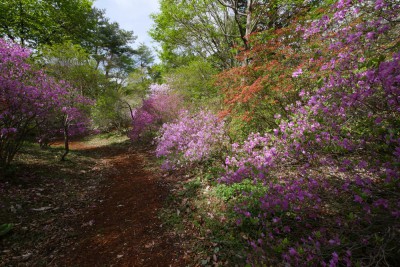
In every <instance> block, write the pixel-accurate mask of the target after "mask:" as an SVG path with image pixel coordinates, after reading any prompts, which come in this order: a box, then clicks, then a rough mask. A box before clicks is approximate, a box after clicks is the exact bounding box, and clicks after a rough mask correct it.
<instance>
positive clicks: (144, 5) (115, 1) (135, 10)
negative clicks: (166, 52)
mask: <svg viewBox="0 0 400 267" xmlns="http://www.w3.org/2000/svg"><path fill="white" fill-rule="evenodd" d="M94 5H95V7H97V8H100V9H105V10H106V16H107V17H108V18H110V20H111V21H116V22H118V23H119V26H120V28H122V29H124V30H128V31H133V34H134V35H136V36H137V39H136V41H135V43H134V45H133V46H134V47H136V46H137V45H138V44H139V43H145V44H146V45H147V46H149V47H150V48H152V49H153V47H154V46H155V45H156V44H155V43H152V42H151V41H152V40H151V38H150V36H149V35H148V34H147V31H148V30H149V29H150V27H151V24H152V20H151V19H150V14H151V13H156V12H158V9H159V4H158V0H95V2H94ZM154 54H155V53H154Z"/></svg>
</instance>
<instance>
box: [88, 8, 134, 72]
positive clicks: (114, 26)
mask: <svg viewBox="0 0 400 267" xmlns="http://www.w3.org/2000/svg"><path fill="white" fill-rule="evenodd" d="M94 16H95V17H96V20H97V26H96V29H95V31H94V33H93V34H92V40H91V43H90V50H91V52H92V54H93V55H94V58H95V60H96V62H97V68H101V69H103V70H104V72H105V75H106V77H107V78H114V79H122V78H123V77H126V76H127V75H128V74H129V72H131V71H132V70H133V69H134V65H135V62H134V60H133V55H134V54H135V51H134V49H133V48H132V47H131V46H130V45H131V44H132V43H133V42H134V41H135V40H136V36H134V35H133V32H132V31H126V30H123V29H121V28H120V27H119V24H118V23H117V22H110V20H109V19H108V18H107V17H105V16H104V11H102V10H98V9H94Z"/></svg>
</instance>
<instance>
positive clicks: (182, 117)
mask: <svg viewBox="0 0 400 267" xmlns="http://www.w3.org/2000/svg"><path fill="white" fill-rule="evenodd" d="M156 143H157V149H156V153H157V156H158V157H162V158H163V159H164V164H163V167H164V168H165V169H173V168H177V167H184V166H190V165H191V164H194V163H199V162H204V161H207V160H208V159H210V158H211V157H213V156H218V155H222V153H223V152H224V147H225V146H226V143H227V136H226V134H225V128H224V122H223V121H221V120H220V119H219V118H218V117H217V116H216V115H215V114H213V113H212V112H210V111H204V110H202V111H199V112H197V113H194V114H192V113H190V112H189V111H187V110H183V111H181V112H180V114H179V116H178V118H177V119H176V120H174V121H173V122H171V123H166V124H164V125H163V126H162V128H161V130H160V134H159V136H158V137H157V138H156Z"/></svg>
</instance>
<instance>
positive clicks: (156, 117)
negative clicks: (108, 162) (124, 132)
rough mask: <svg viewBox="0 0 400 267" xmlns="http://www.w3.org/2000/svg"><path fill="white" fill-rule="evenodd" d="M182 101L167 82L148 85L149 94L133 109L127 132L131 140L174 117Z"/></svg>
mask: <svg viewBox="0 0 400 267" xmlns="http://www.w3.org/2000/svg"><path fill="white" fill-rule="evenodd" d="M182 103H183V100H182V98H181V97H180V96H179V95H177V94H175V93H174V92H172V91H171V89H170V88H169V86H168V85H167V84H161V85H159V84H152V85H150V94H149V95H148V96H147V98H146V99H145V100H143V103H142V106H141V107H140V108H138V109H136V110H134V111H133V114H132V125H133V129H132V131H131V132H130V133H129V137H130V138H131V140H132V141H136V140H138V139H139V137H140V136H141V135H143V134H144V133H148V132H152V131H153V132H154V131H157V130H158V129H159V128H160V127H161V125H162V124H163V123H164V122H168V121H171V120H172V119H174V118H176V116H177V114H178V112H179V110H180V109H181V108H182Z"/></svg>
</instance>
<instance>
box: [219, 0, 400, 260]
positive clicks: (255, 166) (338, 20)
mask: <svg viewBox="0 0 400 267" xmlns="http://www.w3.org/2000/svg"><path fill="white" fill-rule="evenodd" d="M399 11H400V5H399V4H398V3H395V2H389V1H338V2H337V3H336V4H335V5H334V6H333V13H332V15H331V16H323V17H322V18H321V19H320V20H318V21H315V22H313V23H312V25H311V26H307V25H306V26H299V27H298V30H299V31H300V32H302V33H303V36H304V38H305V40H307V41H309V42H310V43H312V44H315V41H316V40H319V42H320V43H321V44H320V46H315V45H313V46H310V48H309V49H310V51H313V49H315V51H313V52H314V53H312V54H313V55H317V58H316V59H313V60H311V62H312V63H311V64H310V65H307V64H305V65H302V66H299V67H298V68H295V71H294V72H293V74H292V76H293V79H309V77H307V76H308V75H309V76H312V77H311V78H312V79H318V80H320V82H319V83H317V85H320V86H319V88H317V89H315V84H310V86H309V87H308V88H307V87H305V88H304V90H302V91H301V92H300V100H299V101H297V102H296V103H294V104H292V105H290V106H288V107H287V112H288V114H289V115H288V117H287V118H286V119H281V118H280V116H279V115H277V117H276V119H277V122H278V123H279V127H278V128H276V129H275V130H274V131H273V133H269V134H265V135H261V134H252V135H250V136H249V137H248V139H247V140H246V141H245V142H244V143H243V144H242V145H240V144H236V143H235V144H233V145H232V155H230V156H229V157H227V158H226V162H225V164H226V173H225V174H224V176H223V177H222V178H221V181H222V182H226V183H236V182H241V181H243V180H245V179H252V180H254V181H255V182H262V183H263V184H264V186H265V187H267V193H266V194H263V195H262V196H261V197H259V196H252V194H249V195H248V197H247V200H246V201H244V202H242V203H240V204H239V205H237V207H236V211H237V213H238V214H239V218H238V221H237V223H238V227H240V228H241V229H242V231H249V230H248V229H250V230H251V231H250V233H249V235H250V236H251V238H250V240H249V241H248V242H249V245H250V247H251V248H252V249H253V250H252V253H251V255H250V256H249V260H250V261H251V262H253V263H260V262H262V263H269V264H272V265H274V264H279V263H282V262H285V263H286V264H289V265H294V266H304V265H306V266H308V265H312V266H315V265H318V266H339V265H346V266H353V265H393V266H394V265H398V264H399V258H398V249H399V245H398V243H397V241H396V240H398V239H399V238H400V236H399V230H400V220H399V219H400V202H399V197H400V193H399V192H400V190H399V189H400V181H399V178H400V130H399V129H400V119H399V118H400V116H399V115H400V114H399V113H400V87H399V84H400V53H399V52H398V37H395V36H396V34H398V30H399V29H398V23H395V22H394V21H396V20H398V14H399ZM383 16H384V17H383ZM396 38H397V39H396ZM321 39H322V42H321ZM324 45H325V46H328V47H329V49H323V46H324ZM396 49H397V50H396ZM377 53H379V54H377ZM316 62H318V63H316ZM316 67H318V68H319V70H316V69H315V68H316Z"/></svg>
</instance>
